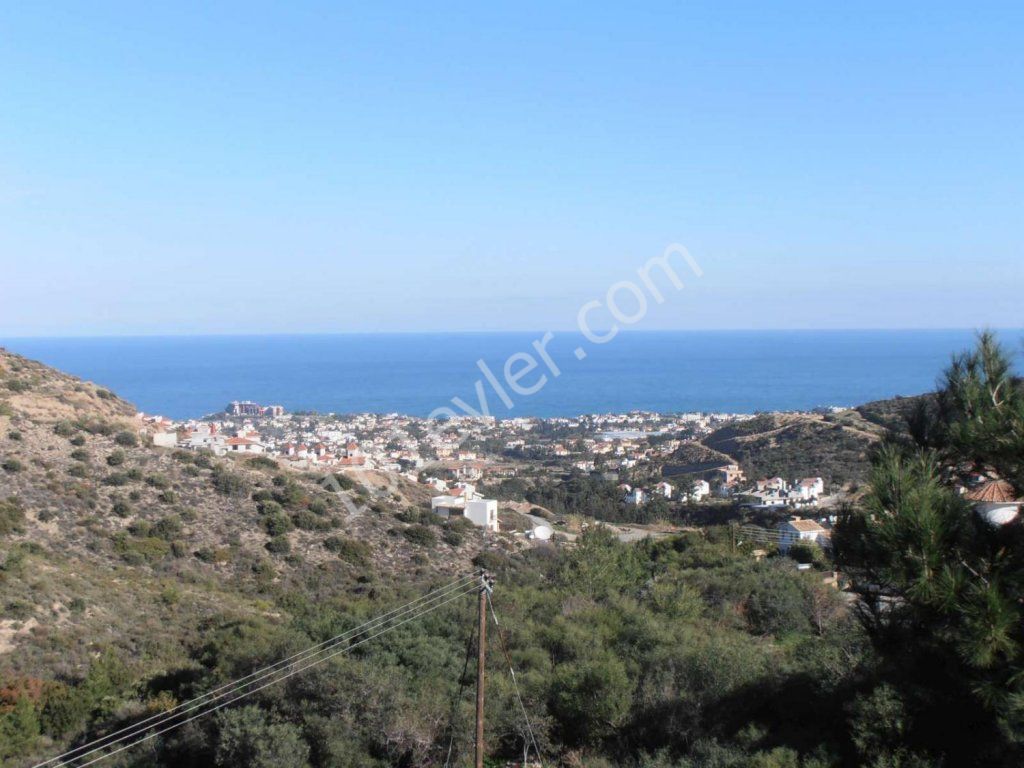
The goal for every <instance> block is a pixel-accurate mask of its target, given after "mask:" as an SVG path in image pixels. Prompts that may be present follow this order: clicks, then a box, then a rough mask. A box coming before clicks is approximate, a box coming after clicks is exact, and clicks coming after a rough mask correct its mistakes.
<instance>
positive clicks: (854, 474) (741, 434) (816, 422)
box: [702, 410, 885, 485]
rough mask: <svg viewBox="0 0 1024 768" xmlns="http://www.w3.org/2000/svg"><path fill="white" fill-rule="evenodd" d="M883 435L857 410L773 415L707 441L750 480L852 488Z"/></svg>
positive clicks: (726, 429) (715, 434)
mask: <svg viewBox="0 0 1024 768" xmlns="http://www.w3.org/2000/svg"><path fill="white" fill-rule="evenodd" d="M884 433H885V429H884V428H883V427H881V426H880V425H879V424H876V423H873V422H871V421H868V420H867V419H865V418H864V416H863V415H861V414H860V413H858V412H857V411H855V410H848V411H840V412H838V413H834V414H828V415H819V414H810V413H772V414H763V415H760V416H758V417H756V418H754V419H751V420H750V421H744V422H740V423H738V424H733V425H730V426H728V427H724V428H722V429H719V430H716V431H715V432H713V433H711V434H710V435H708V436H707V437H706V438H704V440H703V441H702V442H703V444H704V446H705V447H707V448H711V449H713V450H715V451H719V452H721V453H724V454H727V455H729V456H731V457H733V458H734V459H735V460H736V461H737V462H738V463H739V464H740V465H741V466H742V467H743V468H744V470H745V471H746V473H747V476H748V477H751V478H756V477H770V476H773V475H780V476H782V477H785V478H796V477H807V476H821V477H823V478H824V479H825V482H826V483H828V484H837V485H847V484H849V483H854V482H860V481H863V480H864V478H865V477H866V475H867V471H868V468H869V461H868V458H869V452H870V450H871V448H872V446H873V445H874V444H876V443H877V442H878V441H879V440H880V439H881V437H882V436H883V435H884Z"/></svg>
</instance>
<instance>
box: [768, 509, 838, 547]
mask: <svg viewBox="0 0 1024 768" xmlns="http://www.w3.org/2000/svg"><path fill="white" fill-rule="evenodd" d="M776 530H778V532H779V551H780V552H788V551H789V548H790V547H791V546H793V545H794V544H796V543H797V542H798V541H802V542H806V543H808V544H817V545H819V546H821V547H828V546H829V545H830V544H831V540H830V537H829V533H828V531H826V530H825V529H824V528H822V527H821V525H819V524H818V523H816V522H814V521H813V520H803V519H801V518H799V517H797V518H794V519H792V520H787V521H786V522H784V523H780V524H779V525H778V526H777V528H776Z"/></svg>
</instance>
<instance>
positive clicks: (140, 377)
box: [0, 329, 1024, 419]
mask: <svg viewBox="0 0 1024 768" xmlns="http://www.w3.org/2000/svg"><path fill="white" fill-rule="evenodd" d="M999 335H1000V338H1001V339H1002V341H1003V342H1004V344H1005V345H1006V346H1007V348H1008V349H1009V350H1010V351H1011V352H1013V353H1014V354H1015V355H1016V353H1017V352H1019V351H1020V350H1021V346H1022V340H1024V330H1021V329H1017V330H1004V331H1000V332H999ZM974 338H975V332H974V331H971V330H892V331H880V330H870V331H850V330H842V331H840V330H827V331H663V332H628V333H627V332H622V333H619V334H618V335H617V336H615V337H614V338H611V339H609V340H607V341H604V342H603V343H597V342H595V341H592V340H590V339H586V338H584V337H583V336H581V335H580V334H578V333H573V332H561V333H559V332H555V333H553V334H550V335H546V334H545V333H541V332H538V333H526V332H515V333H490V332H481V333H422V334H418V333H409V334H338V335H328V334H325V335H268V336H146V337H103V338H11V339H2V338H0V346H3V347H6V348H7V349H9V350H11V351H13V352H17V353H19V354H22V355H25V356H27V357H30V358H33V359H36V360H40V361H42V362H44V363H46V364H48V365H51V366H54V367H56V368H59V369H61V370H64V371H67V372H69V373H72V374H75V375H77V376H80V377H82V378H84V379H88V380H90V381H94V382H96V383H97V384H100V385H102V386H104V387H106V388H109V389H110V390H112V391H114V392H116V393H117V394H119V395H120V396H122V397H124V398H125V399H127V400H129V401H131V402H133V403H134V404H135V405H136V406H137V407H138V408H139V409H140V410H142V411H144V412H146V413H151V414H161V415H164V416H168V417H170V418H174V419H185V418H192V417H200V416H203V415H207V414H211V413H214V412H218V411H221V410H223V409H224V407H225V406H226V405H227V404H228V403H229V402H230V401H233V400H253V401H256V402H258V403H261V404H265V405H267V404H278V405H283V406H284V407H285V408H286V409H288V410H289V411H293V412H294V411H318V412H321V413H328V412H334V413H365V412H372V413H404V414H408V415H413V416H428V415H431V414H433V415H435V416H437V415H446V416H450V415H453V414H454V415H463V414H470V415H474V414H484V415H490V416H495V417H498V418H512V417H516V416H542V417H555V416H576V415H580V414H585V413H624V412H628V411H634V410H643V411H657V412H662V413H680V412H698V411H699V412H720V413H721V412H725V413H753V412H759V411H778V410H809V409H812V408H817V407H828V406H840V407H843V406H851V405H857V404H860V403H864V402H867V401H871V400H877V399H882V398H888V397H893V396H896V395H914V394H919V393H921V392H926V391H929V390H931V389H933V388H934V387H935V383H936V381H937V379H938V377H939V376H940V374H941V372H942V370H943V369H944V367H945V366H947V365H948V364H949V361H950V358H951V356H952V355H953V354H954V353H956V352H958V351H962V350H964V349H967V348H969V347H970V346H972V344H973V342H974ZM1017 367H1018V370H1019V369H1020V366H1019V359H1018V365H1017Z"/></svg>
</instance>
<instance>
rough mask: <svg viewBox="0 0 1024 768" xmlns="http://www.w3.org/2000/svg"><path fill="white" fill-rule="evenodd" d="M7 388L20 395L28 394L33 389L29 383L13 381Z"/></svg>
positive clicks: (8, 383)
mask: <svg viewBox="0 0 1024 768" xmlns="http://www.w3.org/2000/svg"><path fill="white" fill-rule="evenodd" d="M7 388H8V389H9V390H11V392H14V393H15V394H20V393H22V392H28V391H29V390H30V389H32V385H31V384H29V383H28V382H27V381H22V380H20V379H13V380H11V381H8V382H7Z"/></svg>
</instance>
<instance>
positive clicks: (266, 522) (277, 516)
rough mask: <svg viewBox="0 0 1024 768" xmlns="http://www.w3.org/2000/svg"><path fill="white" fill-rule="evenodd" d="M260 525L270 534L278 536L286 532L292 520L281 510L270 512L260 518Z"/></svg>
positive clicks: (289, 528)
mask: <svg viewBox="0 0 1024 768" xmlns="http://www.w3.org/2000/svg"><path fill="white" fill-rule="evenodd" d="M260 525H262V526H263V530H264V531H266V532H267V534H268V535H270V536H280V535H282V534H285V533H288V531H290V530H291V529H292V528H293V526H292V521H291V520H289V519H288V517H287V516H286V515H285V514H284V513H283V512H272V513H270V514H269V515H264V516H263V517H262V518H261V519H260Z"/></svg>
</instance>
